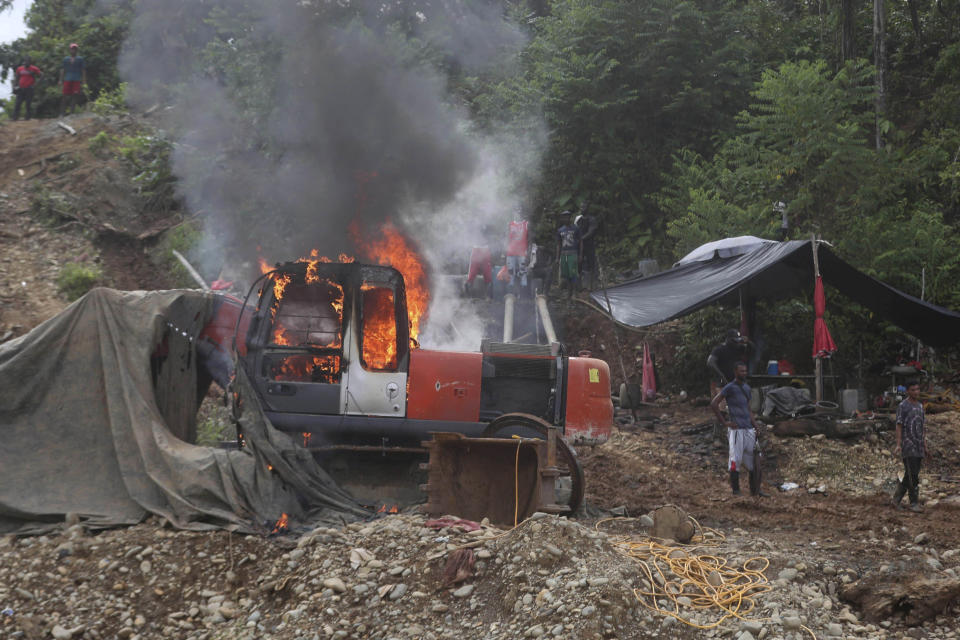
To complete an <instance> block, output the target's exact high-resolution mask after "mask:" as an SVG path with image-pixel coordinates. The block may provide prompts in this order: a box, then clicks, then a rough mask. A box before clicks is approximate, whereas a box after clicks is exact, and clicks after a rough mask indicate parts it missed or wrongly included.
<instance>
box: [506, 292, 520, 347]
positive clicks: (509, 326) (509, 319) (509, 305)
mask: <svg viewBox="0 0 960 640" xmlns="http://www.w3.org/2000/svg"><path fill="white" fill-rule="evenodd" d="M516 303H517V296H515V295H514V294H512V293H508V294H507V295H505V296H504V297H503V341H504V342H513V308H514V306H515V305H516Z"/></svg>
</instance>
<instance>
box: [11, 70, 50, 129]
mask: <svg viewBox="0 0 960 640" xmlns="http://www.w3.org/2000/svg"><path fill="white" fill-rule="evenodd" d="M42 75H43V72H42V71H40V69H39V68H38V67H36V66H34V64H33V61H32V60H31V59H30V56H24V58H23V64H21V65H20V66H19V67H17V68H16V70H15V71H14V72H13V91H14V93H15V94H16V95H17V99H16V100H15V101H14V104H13V119H14V120H16V119H17V118H19V117H20V105H26V108H27V120H29V119H30V118H32V117H33V92H34V85H35V84H36V82H37V78H39V77H40V76H42Z"/></svg>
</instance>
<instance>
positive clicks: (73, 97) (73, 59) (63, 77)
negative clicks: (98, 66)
mask: <svg viewBox="0 0 960 640" xmlns="http://www.w3.org/2000/svg"><path fill="white" fill-rule="evenodd" d="M79 50H80V45H78V44H77V43H73V44H71V45H70V55H69V56H67V57H66V58H64V59H63V65H61V67H60V84H61V85H62V86H63V95H62V96H61V97H60V117H61V118H62V117H63V114H64V112H65V110H66V109H67V108H69V109H70V113H73V106H74V104H75V103H76V102H77V101H78V100H79V98H80V93H81V92H82V91H83V85H85V84H86V83H87V65H86V63H85V62H84V60H83V57H82V56H79V55H77V52H78V51H79Z"/></svg>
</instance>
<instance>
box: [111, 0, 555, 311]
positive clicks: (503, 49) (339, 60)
mask: <svg viewBox="0 0 960 640" xmlns="http://www.w3.org/2000/svg"><path fill="white" fill-rule="evenodd" d="M522 44H523V38H522V37H521V35H520V34H519V32H518V31H517V30H516V29H515V28H513V27H512V26H510V25H509V24H508V23H507V22H505V20H504V19H503V17H502V9H501V6H500V4H499V3H498V2H488V1H483V0H475V1H472V2H471V1H468V0H420V1H416V0H413V1H404V0H394V1H393V2H383V1H374V0H362V1H359V2H357V1H354V2H351V1H349V0H340V1H339V2H334V1H332V0H219V1H213V2H211V1H203V0H140V2H138V3H137V16H136V19H135V21H134V24H133V26H132V29H131V35H130V38H129V39H128V42H127V43H126V45H125V49H124V54H123V56H122V59H121V71H122V74H123V76H124V78H125V80H126V81H127V82H128V83H130V85H131V91H130V94H131V96H132V97H133V98H134V99H135V100H138V101H139V102H140V106H148V105H149V104H153V103H155V102H157V101H160V102H161V103H163V104H170V103H172V105H173V108H172V109H171V110H170V112H171V113H172V117H173V124H172V126H171V129H172V131H174V132H175V133H174V135H175V138H176V144H175V147H174V152H173V155H172V162H173V170H174V172H175V174H176V175H177V177H178V178H179V184H180V186H181V194H182V196H183V198H184V200H185V201H186V203H187V206H188V209H189V210H191V211H193V212H199V213H200V216H201V217H202V219H203V220H204V231H205V242H206V246H205V247H204V250H203V251H202V252H201V253H202V255H201V256H199V259H200V260H201V261H202V260H204V259H209V260H210V262H211V263H213V264H218V263H220V262H222V261H224V260H225V259H226V260H227V261H228V262H229V261H233V262H237V261H238V258H239V259H240V260H244V259H246V260H251V261H252V258H254V257H256V256H258V255H260V256H263V257H265V258H267V259H268V260H269V261H271V262H273V261H284V260H289V259H295V258H297V257H299V256H303V255H306V254H307V253H308V252H309V251H310V250H311V249H318V250H319V251H320V253H321V254H324V255H330V256H336V255H337V254H339V253H341V252H343V253H348V254H356V252H357V250H356V247H354V246H353V242H352V239H351V233H350V227H351V224H354V223H356V224H359V231H360V233H361V234H364V233H371V234H372V233H375V232H376V230H377V229H378V228H380V227H381V226H382V225H383V224H384V223H385V222H386V221H387V220H392V221H393V222H394V223H395V224H397V225H398V226H400V227H401V228H403V229H405V230H406V232H407V234H408V236H410V237H411V238H412V239H413V240H414V241H415V242H416V243H417V244H418V245H419V246H420V249H421V250H422V251H424V253H425V254H426V255H427V256H428V257H429V258H430V261H431V264H432V265H433V266H434V267H435V268H438V267H439V265H441V264H449V262H450V260H451V256H455V255H457V253H458V252H459V253H460V254H461V255H462V254H464V253H466V254H468V253H469V247H470V245H471V244H473V242H471V240H470V238H469V234H471V233H479V231H480V229H481V226H482V225H481V222H484V221H487V222H489V224H491V225H494V226H500V227H502V229H503V233H504V235H505V233H506V222H507V221H508V220H509V219H510V218H511V217H512V216H513V213H514V211H515V210H516V208H517V207H518V205H519V204H520V202H521V200H522V198H523V193H522V190H521V186H522V185H519V184H516V183H515V180H513V181H512V180H511V176H517V175H526V174H527V173H528V172H529V167H531V166H536V165H537V161H536V156H537V153H536V152H535V151H534V152H533V153H532V155H531V151H530V149H536V148H537V147H536V145H535V144H532V145H531V144H527V142H525V141H517V140H516V139H513V140H512V141H511V146H518V145H522V146H525V147H526V148H525V149H524V150H522V151H518V150H517V149H509V148H508V147H507V146H506V145H505V144H503V143H498V142H496V141H491V140H487V139H483V138H481V137H478V136H477V135H475V134H471V130H472V127H471V125H470V122H469V118H468V117H467V114H466V113H465V112H464V111H463V110H462V109H461V108H459V107H458V106H457V104H456V101H455V100H454V99H453V98H452V97H451V96H450V95H449V93H448V91H447V86H446V83H445V75H444V73H442V71H451V70H453V71H457V70H469V71H471V72H474V71H482V70H484V69H485V68H487V67H488V66H489V65H491V64H502V62H503V60H506V59H509V58H510V56H511V54H513V53H515V52H516V51H517V49H518V48H519V47H520V46H521V45H522ZM538 141H539V133H537V134H535V135H533V136H532V137H531V142H538ZM520 163H522V164H524V165H525V166H518V164H520ZM438 247H442V250H438V249H437V248H438ZM224 256H227V257H226V258H225V257H224ZM206 266H207V267H208V269H209V268H210V266H211V265H209V264H208V265H206ZM436 307H437V299H436V298H435V302H434V305H432V309H433V308H436ZM431 314H433V311H431Z"/></svg>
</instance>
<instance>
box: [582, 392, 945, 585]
mask: <svg viewBox="0 0 960 640" xmlns="http://www.w3.org/2000/svg"><path fill="white" fill-rule="evenodd" d="M664 413H665V414H667V417H666V419H661V420H658V424H657V426H656V427H655V428H654V430H642V429H641V430H638V431H636V432H626V431H621V432H620V433H617V434H615V436H614V438H613V439H612V440H611V441H610V442H609V443H607V444H606V445H603V446H601V447H596V448H595V449H593V450H592V451H590V450H584V451H582V452H581V462H582V463H583V465H584V468H585V472H586V474H587V500H588V501H589V502H591V503H593V504H595V505H597V506H600V507H603V508H606V509H612V508H615V507H618V506H624V507H626V509H627V511H628V513H629V514H631V515H639V514H643V513H646V512H647V511H649V510H650V509H652V508H654V507H656V506H658V505H661V504H665V503H673V504H677V505H679V506H681V507H683V508H684V509H686V510H687V511H688V512H689V513H690V514H692V515H694V516H695V517H696V518H697V519H698V520H699V521H700V522H701V524H703V525H704V526H713V527H723V528H730V527H740V528H743V529H748V530H751V531H755V532H756V533H757V534H758V535H764V536H768V535H769V536H770V537H771V539H773V540H779V541H781V542H782V543H783V544H785V545H799V546H812V547H818V548H820V549H822V550H825V551H826V552H828V553H831V554H835V555H837V556H846V557H848V558H851V559H856V561H857V562H860V563H862V564H863V566H864V568H870V567H873V566H876V565H878V564H881V563H883V562H885V561H887V560H890V559H891V557H893V555H894V554H895V549H896V546H897V545H898V544H903V543H905V542H908V541H912V540H913V539H914V537H915V536H916V535H918V534H919V533H921V532H923V533H926V534H927V535H928V536H929V539H930V541H931V542H932V543H934V544H936V545H937V546H938V547H941V548H944V549H950V548H956V547H960V484H957V483H956V482H955V481H953V480H954V475H953V474H956V473H957V462H956V460H957V452H958V450H960V429H958V428H957V425H956V424H955V421H956V419H957V418H956V416H954V415H953V414H940V415H937V416H931V418H930V421H931V429H930V431H931V433H930V439H931V443H932V444H933V446H934V449H935V451H936V452H937V453H936V454H935V456H934V459H933V460H932V461H930V462H928V463H927V464H926V466H925V468H924V470H923V471H922V472H921V480H922V481H923V480H925V481H926V484H925V485H923V486H922V488H921V499H922V500H925V501H927V507H926V509H925V511H924V512H923V513H919V514H918V513H913V512H911V511H909V510H906V509H904V510H897V509H893V508H892V507H891V506H890V498H889V495H890V492H889V489H890V488H892V482H893V481H894V479H893V473H894V472H895V471H896V469H897V466H896V462H895V461H893V460H892V456H891V455H890V454H889V451H888V450H887V453H886V454H884V450H885V449H884V447H885V446H889V445H888V444H887V443H886V440H890V441H891V442H892V434H891V433H889V432H888V433H881V434H879V437H878V438H877V442H876V443H874V444H866V443H863V442H858V441H838V440H829V439H818V440H812V439H811V438H800V439H795V438H783V439H781V438H777V437H775V436H772V435H768V436H766V437H764V438H763V440H764V441H765V443H766V448H767V449H768V451H769V450H772V451H773V452H774V455H773V456H772V457H773V459H774V461H773V463H770V462H768V464H767V467H768V468H767V469H766V471H765V474H766V475H765V478H764V492H765V493H768V494H770V495H769V497H767V498H762V499H759V500H758V499H754V498H751V497H748V496H741V497H735V496H733V495H731V491H730V488H729V485H728V484H727V477H726V473H725V469H726V450H725V448H724V447H723V446H722V445H715V444H714V443H713V441H712V438H711V432H710V431H706V432H700V433H695V434H689V435H688V434H684V433H683V430H684V428H685V427H690V426H691V425H692V424H696V423H697V422H702V421H705V420H706V419H707V416H706V415H705V413H706V410H705V409H694V408H690V407H689V406H688V405H683V406H678V407H675V408H674V407H666V408H665V410H664ZM812 449H815V450H816V453H815V456H816V458H817V460H819V461H821V463H823V464H822V465H821V467H820V468H819V471H820V473H817V468H816V467H814V468H813V469H814V470H813V471H812V472H810V471H808V470H807V469H809V467H807V466H806V465H805V464H804V463H805V461H808V460H810V458H811V450H812ZM831 457H839V458H840V459H842V460H846V462H847V464H841V465H839V466H838V467H835V466H831V465H828V464H826V463H825V461H828V460H830V459H831ZM827 472H829V475H827ZM808 473H813V474H816V475H807V474H808ZM787 480H792V481H795V482H798V483H799V484H801V487H800V488H798V489H794V490H792V491H788V492H783V491H780V490H778V489H777V486H776V485H779V484H782V483H783V482H785V481H787ZM809 480H813V482H812V483H811V482H809ZM741 484H742V485H743V487H742V488H743V489H744V493H745V494H746V493H747V491H746V478H743V479H742V482H741ZM808 485H812V486H813V487H818V486H821V485H825V488H826V492H825V493H820V492H817V493H809V492H808ZM839 487H844V488H839Z"/></svg>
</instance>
